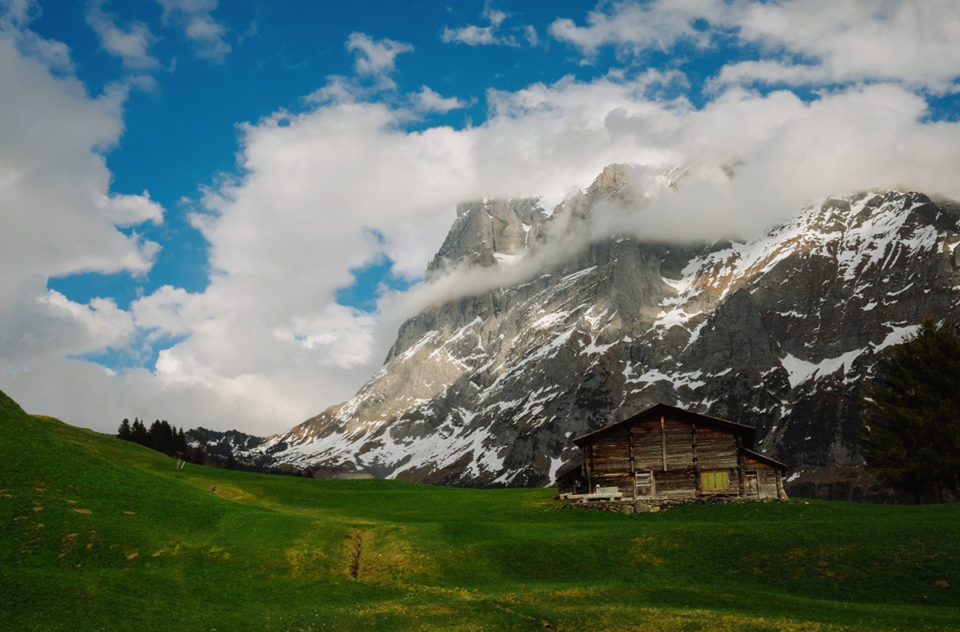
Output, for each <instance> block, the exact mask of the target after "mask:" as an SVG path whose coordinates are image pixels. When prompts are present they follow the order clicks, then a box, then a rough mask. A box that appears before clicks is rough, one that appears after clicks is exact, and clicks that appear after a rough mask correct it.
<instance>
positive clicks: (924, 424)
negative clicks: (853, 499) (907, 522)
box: [861, 318, 960, 502]
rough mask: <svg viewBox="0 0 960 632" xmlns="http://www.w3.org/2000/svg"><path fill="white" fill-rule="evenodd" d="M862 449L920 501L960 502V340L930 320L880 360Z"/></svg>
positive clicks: (887, 478) (879, 470)
mask: <svg viewBox="0 0 960 632" xmlns="http://www.w3.org/2000/svg"><path fill="white" fill-rule="evenodd" d="M864 403H865V406H864V411H865V419H864V422H865V423H864V426H863V430H862V433H861V447H862V452H863V456H864V460H865V462H866V465H867V468H868V469H869V470H871V471H873V472H874V473H876V475H877V477H878V478H879V479H880V480H882V481H884V482H886V483H887V484H889V485H891V486H892V487H895V488H897V489H901V490H905V491H909V492H912V493H913V494H914V498H915V499H916V500H917V501H918V502H919V500H920V499H921V497H922V496H923V495H924V494H925V493H928V492H932V493H933V495H934V498H935V499H936V500H937V501H938V502H942V501H943V500H944V492H949V493H950V494H952V496H953V497H954V498H958V497H960V493H958V492H960V490H958V486H960V335H958V334H957V330H956V328H955V327H954V326H953V324H952V323H951V322H950V321H947V322H945V323H944V324H943V325H939V326H938V325H937V323H936V322H935V321H934V320H933V319H931V318H927V319H926V320H925V321H924V322H923V324H922V325H921V327H920V330H919V331H918V332H917V334H916V335H915V336H914V337H912V338H911V339H909V340H907V341H905V342H903V343H902V344H899V345H896V346H895V347H893V348H891V350H890V351H889V353H888V354H887V355H886V356H885V357H883V358H882V359H881V360H880V361H879V362H878V363H877V375H876V380H875V382H874V384H873V385H872V387H871V388H869V389H867V391H866V397H865V402H864Z"/></svg>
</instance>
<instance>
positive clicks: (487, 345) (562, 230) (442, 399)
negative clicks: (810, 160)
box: [253, 166, 960, 498]
mask: <svg viewBox="0 0 960 632" xmlns="http://www.w3.org/2000/svg"><path fill="white" fill-rule="evenodd" d="M635 176H636V174H635V173H634V171H633V170H631V169H630V168H629V167H624V166H611V167H608V168H607V169H605V170H604V172H603V173H602V174H601V175H600V176H599V177H598V178H597V180H596V181H595V182H594V183H593V185H592V186H591V187H589V188H588V189H587V190H586V191H583V192H581V193H579V194H577V195H574V196H572V197H570V198H568V199H567V200H565V201H563V202H562V203H561V204H559V205H557V206H556V207H555V208H552V209H548V208H544V207H543V206H542V205H541V204H540V202H539V201H538V200H537V199H511V200H502V199H497V200H482V201H476V202H472V203H468V204H463V205H461V206H460V207H459V208H458V209H457V219H456V221H455V223H454V225H453V227H452V228H451V230H450V232H449V234H448V236H447V239H446V241H445V242H444V244H443V245H442V246H441V248H440V250H439V252H438V253H437V255H436V257H435V259H434V260H433V261H432V262H431V263H430V265H429V268H428V272H427V278H428V280H431V279H434V280H435V279H439V278H442V277H444V275H448V274H457V273H458V271H459V272H462V271H463V270H464V269H469V270H470V271H471V273H472V274H473V276H470V277H467V276H464V279H467V278H470V279H472V281H471V282H472V283H474V285H475V287H476V289H475V290H474V291H467V290H463V291H462V292H461V294H463V296H462V297H461V298H456V299H453V300H449V301H446V302H443V303H440V304H436V305H433V306H432V307H430V308H428V309H426V310H424V311H423V312H421V313H420V314H418V315H417V316H416V317H414V318H411V319H410V320H408V321H407V322H405V323H404V324H403V325H402V326H401V328H400V330H399V333H398V335H397V340H396V342H395V344H394V345H393V348H392V349H391V350H390V352H389V354H388V356H387V358H386V361H385V363H384V365H383V367H382V369H381V370H380V371H379V372H378V373H377V374H376V375H374V376H373V377H372V378H371V379H370V380H369V381H368V382H367V383H366V384H365V385H364V386H363V387H362V388H361V389H360V391H359V392H358V393H357V394H356V396H355V397H353V398H352V399H350V400H349V401H346V402H344V403H342V404H339V405H336V406H333V407H331V408H329V409H327V410H325V411H323V412H322V413H320V414H319V415H317V416H316V417H313V418H311V419H308V420H307V421H305V422H303V423H302V424H300V425H298V426H296V427H295V428H293V429H291V430H290V431H289V432H287V433H285V434H283V435H279V436H277V437H274V438H272V439H271V440H270V441H268V442H266V443H264V444H263V445H260V446H257V447H255V448H254V449H253V451H254V452H256V453H258V454H261V455H263V456H269V457H272V458H273V459H276V460H279V461H283V462H289V463H293V464H297V465H301V466H311V467H314V466H316V467H322V468H323V469H324V470H326V471H332V470H337V469H342V470H348V471H366V472H370V473H372V474H374V475H377V476H381V477H388V478H399V479H405V480H413V481H423V482H432V483H445V484H454V485H470V486H501V485H510V486H521V485H548V484H550V483H551V482H552V480H553V477H554V474H555V473H556V471H557V470H558V469H559V468H560V467H561V466H562V465H563V464H564V463H565V462H568V461H569V460H570V459H573V458H574V457H575V456H576V449H575V447H574V446H573V444H572V443H571V441H570V439H571V438H572V437H574V436H576V435H580V434H583V433H586V432H589V431H591V430H595V429H597V428H600V427H602V426H604V425H606V424H608V423H611V422H613V421H616V420H619V419H622V418H624V417H626V416H628V415H630V414H632V413H635V412H638V411H640V410H642V409H644V408H646V407H648V406H650V405H652V404H654V403H657V402H664V403H669V404H675V405H679V406H684V407H688V408H691V409H693V410H696V411H700V412H705V413H708V414H711V415H715V416H718V417H723V418H727V419H731V420H734V421H737V422H740V423H746V424H749V425H753V426H755V427H756V428H757V437H758V446H757V447H758V449H759V450H760V451H761V452H763V453H765V454H767V455H769V456H772V457H775V458H777V459H780V460H782V461H784V462H786V463H788V464H790V465H791V468H792V469H791V473H790V476H789V477H788V480H789V485H788V491H791V492H793V493H800V494H804V495H819V496H832V497H848V498H863V497H866V496H869V495H870V494H872V493H873V491H871V490H870V489H868V487H869V480H868V479H864V475H863V473H862V468H861V467H860V465H861V457H860V454H859V451H858V441H857V433H858V426H859V412H860V403H859V402H860V393H861V388H862V385H863V384H864V383H865V380H868V379H869V377H870V374H871V371H872V368H873V365H874V363H875V361H876V359H877V357H878V354H880V353H882V351H883V350H884V349H885V348H887V347H888V346H890V345H892V344H895V343H897V342H900V341H901V340H903V339H904V338H905V337H906V336H908V335H909V334H910V333H912V332H913V331H914V330H915V327H916V326H917V325H918V323H919V322H920V321H921V320H922V319H923V318H924V317H925V316H927V315H928V314H929V315H933V316H934V317H936V318H943V317H946V316H952V317H953V318H954V319H955V320H960V251H958V250H957V245H958V243H960V206H958V205H957V204H956V203H953V202H949V201H945V200H934V199H931V198H930V197H928V196H927V195H924V194H922V193H918V192H907V191H892V190H890V191H870V192H861V193H855V194H851V195H845V196H842V197H835V198H830V199H826V200H824V201H822V202H821V203H818V204H815V205H812V206H810V207H808V208H805V209H802V210H801V211H800V212H799V213H798V214H797V215H796V217H795V218H794V219H792V220H790V221H788V222H786V223H784V224H782V225H780V226H777V227H776V228H774V229H772V230H771V231H769V232H768V233H767V234H766V235H765V236H763V237H762V238H760V239H757V240H754V241H750V242H743V243H741V242H724V243H713V244H699V245H691V244H677V243H664V242H662V241H645V240H641V239H637V238H636V237H626V236H624V237H605V238H600V239H591V238H590V233H589V230H590V226H591V225H592V224H594V223H596V222H591V219H594V220H595V219H596V217H595V216H596V215H597V214H598V213H603V212H607V211H608V210H609V209H610V208H614V209H619V211H618V212H630V210H631V209H636V208H639V207H641V206H642V205H643V204H645V201H646V199H647V198H648V197H650V196H651V195H655V194H660V193H659V192H660V191H667V190H668V189H669V188H671V187H676V186H677V182H678V181H679V180H681V179H682V173H681V172H674V173H665V174H660V175H656V176H654V177H647V179H646V180H644V181H643V183H642V184H643V186H642V187H638V186H633V185H631V182H633V183H634V184H635V181H636V177H635ZM477 279H481V280H482V282H481V281H478V280H477ZM484 283H487V285H484Z"/></svg>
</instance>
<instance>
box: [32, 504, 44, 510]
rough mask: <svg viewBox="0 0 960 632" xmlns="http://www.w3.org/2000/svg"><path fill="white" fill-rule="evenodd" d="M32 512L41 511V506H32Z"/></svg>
mask: <svg viewBox="0 0 960 632" xmlns="http://www.w3.org/2000/svg"><path fill="white" fill-rule="evenodd" d="M33 510H34V511H43V506H42V505H34V507H33Z"/></svg>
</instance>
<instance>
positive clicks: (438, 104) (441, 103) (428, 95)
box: [413, 86, 467, 114]
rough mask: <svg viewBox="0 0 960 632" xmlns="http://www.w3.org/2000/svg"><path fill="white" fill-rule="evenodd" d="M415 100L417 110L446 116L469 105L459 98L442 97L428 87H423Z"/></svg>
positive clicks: (415, 95)
mask: <svg viewBox="0 0 960 632" xmlns="http://www.w3.org/2000/svg"><path fill="white" fill-rule="evenodd" d="M413 100H414V103H415V104H416V106H417V109H419V110H422V111H424V112H440V113H441V114H445V113H447V112H449V111H451V110H458V109H460V108H463V107H466V105H467V104H466V103H464V102H463V101H461V100H460V99H458V98H457V97H444V96H441V95H440V94H438V93H437V92H435V91H433V90H431V89H430V88H429V87H428V86H422V87H421V88H420V92H417V93H416V94H414V95H413Z"/></svg>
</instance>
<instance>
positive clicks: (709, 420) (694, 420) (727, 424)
mask: <svg viewBox="0 0 960 632" xmlns="http://www.w3.org/2000/svg"><path fill="white" fill-rule="evenodd" d="M661 416H662V417H669V418H670V419H675V420H677V421H685V422H687V423H691V424H696V425H698V426H703V427H708V428H716V429H718V430H726V431H728V432H732V433H734V434H738V435H740V436H742V437H743V438H744V445H750V446H752V445H753V437H754V428H753V426H747V425H744V424H739V423H737V422H735V421H728V420H726V419H720V418H719V417H711V416H709V415H702V414H700V413H695V412H692V411H689V410H684V409H683V408H677V407H676V406H670V405H668V404H656V405H654V406H651V407H650V408H648V409H646V410H644V411H642V412H639V413H637V414H636V415H634V416H632V417H628V418H626V419H624V420H622V421H618V422H616V423H613V424H610V425H609V426H606V427H604V428H600V429H599V430H594V431H593V432H589V433H587V434H585V435H581V436H579V437H576V438H575V439H574V440H573V442H574V443H575V444H577V446H579V447H581V448H582V447H583V446H584V445H585V444H589V443H591V442H592V441H594V440H596V439H598V438H600V437H601V436H603V435H605V434H607V433H609V432H612V431H615V430H619V429H620V428H623V427H626V426H630V425H633V424H635V423H638V422H642V421H647V420H648V419H654V418H658V417H661ZM763 458H767V457H763ZM779 465H783V464H782V463H780V464H779ZM784 467H786V466H784Z"/></svg>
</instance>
